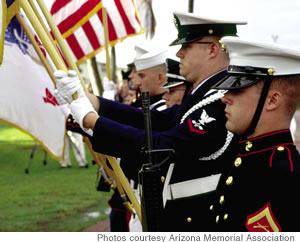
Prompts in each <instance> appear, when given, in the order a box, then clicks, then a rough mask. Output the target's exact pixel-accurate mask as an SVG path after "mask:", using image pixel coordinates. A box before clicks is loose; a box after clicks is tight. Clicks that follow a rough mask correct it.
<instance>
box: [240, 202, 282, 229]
mask: <svg viewBox="0 0 300 242" xmlns="http://www.w3.org/2000/svg"><path fill="white" fill-rule="evenodd" d="M245 225H246V228H247V230H248V231H249V232H281V227H280V225H279V224H278V223H277V221H276V219H275V217H274V215H273V213H272V209H271V205H270V203H267V204H266V205H265V206H264V207H263V208H262V209H260V210H258V211H257V212H255V213H253V214H251V215H249V216H247V220H246V224H245Z"/></svg>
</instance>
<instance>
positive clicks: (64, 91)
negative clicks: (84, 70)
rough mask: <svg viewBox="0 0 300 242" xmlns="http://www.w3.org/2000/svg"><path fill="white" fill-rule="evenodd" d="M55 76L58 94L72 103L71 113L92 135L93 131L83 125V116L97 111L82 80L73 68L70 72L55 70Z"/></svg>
mask: <svg viewBox="0 0 300 242" xmlns="http://www.w3.org/2000/svg"><path fill="white" fill-rule="evenodd" d="M54 76H55V78H56V88H57V91H58V94H59V95H60V96H61V97H62V98H63V99H64V100H65V101H66V102H67V103H69V104H70V105H69V108H70V109H71V114H72V115H73V117H74V119H75V120H76V121H77V122H78V124H79V125H80V127H81V128H82V130H83V131H84V132H86V133H87V134H89V135H90V136H92V135H93V131H92V130H91V129H87V128H85V127H84V126H83V118H84V117H85V116H86V115H87V114H88V113H90V112H93V113H96V114H97V112H96V111H95V109H94V108H93V106H92V104H91V102H90V101H89V99H88V97H87V96H86V94H85V92H84V90H83V88H82V85H81V83H80V80H79V79H78V77H77V73H76V72H75V71H73V70H70V71H69V72H68V73H66V72H64V71H61V70H58V71H55V72H54ZM75 93H77V94H78V97H77V98H76V99H75V100H74V99H73V97H72V95H73V94H75Z"/></svg>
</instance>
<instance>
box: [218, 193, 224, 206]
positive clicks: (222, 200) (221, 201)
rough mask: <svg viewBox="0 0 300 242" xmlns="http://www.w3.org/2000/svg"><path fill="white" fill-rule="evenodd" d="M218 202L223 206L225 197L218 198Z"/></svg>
mask: <svg viewBox="0 0 300 242" xmlns="http://www.w3.org/2000/svg"><path fill="white" fill-rule="evenodd" d="M219 202H220V204H221V205H223V203H224V202H225V197H224V196H223V195H222V196H221V197H220V200H219Z"/></svg>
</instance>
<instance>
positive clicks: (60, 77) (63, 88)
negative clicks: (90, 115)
mask: <svg viewBox="0 0 300 242" xmlns="http://www.w3.org/2000/svg"><path fill="white" fill-rule="evenodd" d="M54 77H55V79H56V88H57V91H58V93H59V94H60V95H61V96H62V97H63V98H64V99H65V101H66V102H67V103H71V102H72V101H73V97H72V96H73V94H76V93H77V96H78V98H80V97H82V96H86V95H85V93H84V90H83V87H82V85H81V83H80V80H79V78H78V77H77V73H76V71H73V70H70V71H69V72H68V73H66V72H64V71H62V70H57V71H55V72H54ZM75 99H76V98H75Z"/></svg>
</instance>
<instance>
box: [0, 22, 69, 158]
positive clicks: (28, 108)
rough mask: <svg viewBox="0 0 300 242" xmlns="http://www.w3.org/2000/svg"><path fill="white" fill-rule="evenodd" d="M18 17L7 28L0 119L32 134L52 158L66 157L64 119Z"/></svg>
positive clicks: (0, 77)
mask: <svg viewBox="0 0 300 242" xmlns="http://www.w3.org/2000/svg"><path fill="white" fill-rule="evenodd" d="M32 49H33V47H32V46H31V43H30V41H29V40H28V38H27V36H26V34H25V32H24V31H23V29H22V28H21V26H20V24H19V22H18V21H17V19H16V18H13V19H12V21H11V22H10V24H9V25H8V26H7V28H6V32H5V42H4V58H3V63H2V66H1V67H0V85H1V86H0V120H2V121H4V122H5V123H8V124H11V125H13V126H15V127H18V128H19V129H21V130H23V131H25V132H26V133H28V134H30V135H31V136H32V137H33V138H34V139H35V140H37V141H38V142H39V143H40V144H41V145H42V146H43V148H44V149H46V150H47V151H48V152H49V153H50V154H51V155H52V157H53V158H55V159H57V160H58V159H60V158H61V157H63V147H64V136H65V132H66V129H65V116H64V114H63V113H62V110H61V107H60V106H59V105H58V103H57V101H56V99H55V97H54V96H53V93H54V84H53V83H52V81H51V79H50V77H49V76H48V74H47V72H46V70H45V68H44V67H43V66H42V65H41V64H39V63H37V62H36V61H34V60H33V59H32V58H31V55H30V51H32Z"/></svg>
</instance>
